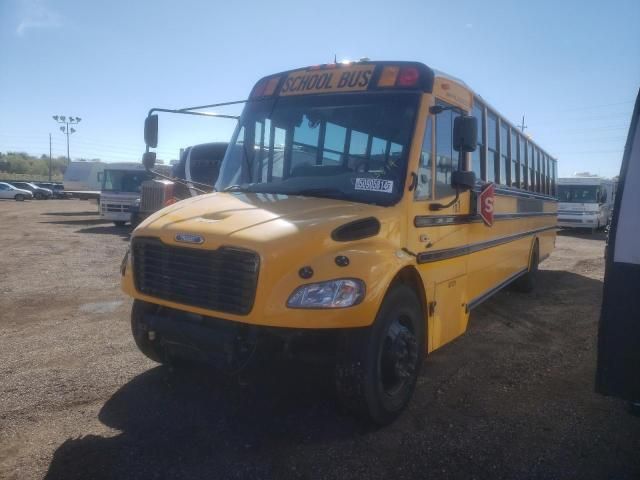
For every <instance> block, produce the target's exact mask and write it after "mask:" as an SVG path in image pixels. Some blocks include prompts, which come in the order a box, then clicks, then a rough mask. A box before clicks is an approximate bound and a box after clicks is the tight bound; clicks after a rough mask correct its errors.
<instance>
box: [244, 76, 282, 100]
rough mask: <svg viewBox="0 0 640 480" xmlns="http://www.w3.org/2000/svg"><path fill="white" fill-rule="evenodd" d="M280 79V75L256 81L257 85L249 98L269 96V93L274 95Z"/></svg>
mask: <svg viewBox="0 0 640 480" xmlns="http://www.w3.org/2000/svg"><path fill="white" fill-rule="evenodd" d="M279 81H280V77H270V78H263V79H262V80H260V81H259V82H258V83H256V86H255V87H253V91H252V92H251V95H250V96H249V98H257V97H268V96H269V95H273V94H274V92H275V91H276V87H277V86H278V82H279Z"/></svg>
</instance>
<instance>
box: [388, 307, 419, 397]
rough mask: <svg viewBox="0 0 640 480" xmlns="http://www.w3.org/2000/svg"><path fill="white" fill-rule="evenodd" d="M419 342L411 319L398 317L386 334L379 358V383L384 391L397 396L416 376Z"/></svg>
mask: <svg viewBox="0 0 640 480" xmlns="http://www.w3.org/2000/svg"><path fill="white" fill-rule="evenodd" d="M417 359H418V342H417V340H416V336H415V334H414V332H413V331H412V329H411V328H410V322H409V319H407V318H406V317H398V318H396V319H395V320H394V321H393V322H391V324H390V325H389V328H388V329H387V331H386V332H385V336H384V339H383V343H382V348H381V352H380V358H379V379H380V380H379V382H380V386H381V388H382V391H383V392H384V393H386V394H387V395H395V394H396V393H398V391H400V390H402V389H403V388H404V387H405V386H406V385H407V384H408V383H410V380H411V378H412V377H413V376H414V375H415V371H416V363H417Z"/></svg>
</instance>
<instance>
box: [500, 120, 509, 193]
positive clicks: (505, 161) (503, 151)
mask: <svg viewBox="0 0 640 480" xmlns="http://www.w3.org/2000/svg"><path fill="white" fill-rule="evenodd" d="M508 138H509V127H507V124H506V123H504V122H503V121H502V120H500V183H501V184H502V185H508V181H509V176H508V172H507V169H508V168H509V156H508V150H507V147H508V145H507V142H508V141H509V140H508Z"/></svg>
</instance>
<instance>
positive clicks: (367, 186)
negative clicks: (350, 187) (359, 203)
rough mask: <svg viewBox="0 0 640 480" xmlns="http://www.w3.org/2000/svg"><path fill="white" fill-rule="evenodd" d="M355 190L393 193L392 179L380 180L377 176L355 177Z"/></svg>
mask: <svg viewBox="0 0 640 480" xmlns="http://www.w3.org/2000/svg"><path fill="white" fill-rule="evenodd" d="M355 189H356V190H367V191H369V192H384V193H393V180H381V179H379V178H356V185H355Z"/></svg>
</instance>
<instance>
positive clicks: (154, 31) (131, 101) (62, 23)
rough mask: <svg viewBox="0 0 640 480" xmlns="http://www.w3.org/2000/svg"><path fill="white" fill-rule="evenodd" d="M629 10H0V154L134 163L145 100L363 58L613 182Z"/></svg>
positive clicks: (206, 97)
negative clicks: (514, 128) (72, 128)
mask: <svg viewBox="0 0 640 480" xmlns="http://www.w3.org/2000/svg"><path fill="white" fill-rule="evenodd" d="M639 32H640V1H638V0H609V1H606V2H598V1H593V0H591V1H589V0H566V1H565V0H553V1H549V0H539V1H535V2H522V1H516V0H512V1H507V0H504V1H488V0H483V1H477V0H460V1H456V2H453V1H442V0H439V1H427V0H414V1H401V0H396V1H393V2H389V1H380V2H378V1H373V0H367V1H362V2H360V1H345V0H340V1H333V0H324V1H323V2H309V1H303V0H296V1H271V2H264V1H233V2H232V1H214V0H211V1H207V0H181V1H179V2H178V1H151V0H149V1H133V0H110V1H105V2H96V1H86V0H0V112H1V115H0V151H2V152H6V151H8V150H9V151H27V152H29V153H33V154H42V153H48V134H49V132H51V133H53V153H54V155H64V154H65V153H66V147H65V140H64V136H63V134H62V133H61V132H60V131H59V130H58V126H57V125H56V124H55V122H54V121H53V120H52V119H51V116H52V115H54V114H61V115H73V116H80V117H82V119H83V120H82V122H81V123H80V125H79V126H78V131H77V133H75V134H74V135H73V136H72V137H71V156H72V158H78V157H85V158H95V157H100V158H102V159H105V160H108V161H109V160H110V161H138V160H139V159H140V155H141V153H142V151H143V147H144V146H143V141H142V124H143V120H144V117H145V115H146V112H147V110H148V109H149V108H150V107H152V106H164V107H182V106H189V105H200V104H203V103H214V102H220V101H225V100H237V99H242V98H246V96H247V94H248V92H249V90H250V88H251V86H252V85H253V83H254V82H255V81H256V80H257V79H258V78H259V77H261V76H263V75H265V74H268V73H273V72H277V71H281V70H285V69H290V68H295V67H299V66H304V65H311V64H317V63H326V62H330V61H332V60H333V57H334V54H335V55H337V58H338V60H342V59H358V58H361V57H365V56H366V57H369V58H371V59H373V60H396V59H398V60H419V61H422V62H424V63H426V64H427V65H429V66H432V67H434V68H438V69H440V70H444V71H446V72H447V73H450V74H451V75H455V76H457V77H460V78H462V79H463V80H465V81H466V82H467V83H468V84H469V85H470V86H471V87H472V88H473V89H474V90H476V92H478V93H479V94H480V95H482V96H483V97H484V98H485V99H487V100H488V101H489V102H490V103H491V104H492V105H494V106H495V107H496V108H497V109H498V110H499V111H500V112H501V113H502V114H503V115H505V116H506V117H507V118H508V119H510V120H511V121H512V122H514V123H519V122H520V119H521V117H522V115H523V114H525V115H526V120H525V122H526V124H527V125H528V127H529V128H528V130H527V132H528V133H529V134H530V135H532V137H533V138H534V139H535V140H536V141H537V142H538V143H539V144H540V145H541V146H543V147H544V148H545V149H546V150H547V151H549V152H550V153H551V154H552V155H555V156H556V157H557V158H558V159H559V172H560V175H562V176H564V175H569V174H572V173H573V172H575V171H591V172H593V173H599V174H602V175H605V176H613V175H616V174H617V173H618V170H619V166H620V159H621V155H622V150H623V148H624V141H625V137H626V133H627V128H628V125H629V120H630V116H631V110H632V107H633V101H634V99H635V96H636V94H637V92H638V88H639V87H640V33H639ZM231 128H232V124H231V122H229V121H225V120H209V119H204V120H202V119H197V120H194V119H180V120H168V119H166V118H161V122H160V143H161V145H160V147H162V148H161V149H160V150H161V153H162V154H163V155H164V157H165V158H169V157H172V158H175V156H176V154H177V149H178V146H180V145H183V146H186V145H190V144H194V143H199V142H203V141H210V140H227V139H228V138H229V136H230V132H231Z"/></svg>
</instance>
